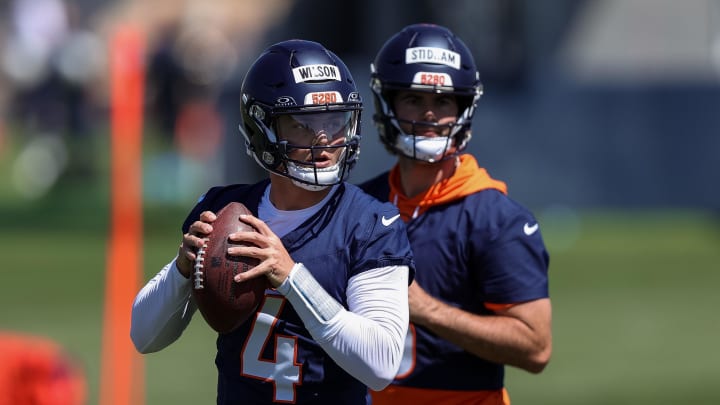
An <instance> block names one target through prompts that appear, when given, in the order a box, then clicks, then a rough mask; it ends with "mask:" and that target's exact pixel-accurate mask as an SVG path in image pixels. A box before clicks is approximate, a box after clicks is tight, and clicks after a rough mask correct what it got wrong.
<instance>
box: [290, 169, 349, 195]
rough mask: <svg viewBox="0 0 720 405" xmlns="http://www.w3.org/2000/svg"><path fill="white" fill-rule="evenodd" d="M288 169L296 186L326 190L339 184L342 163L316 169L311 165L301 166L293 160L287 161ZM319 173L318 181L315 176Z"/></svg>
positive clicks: (313, 189) (312, 189)
mask: <svg viewBox="0 0 720 405" xmlns="http://www.w3.org/2000/svg"><path fill="white" fill-rule="evenodd" d="M287 171H288V174H289V175H290V178H291V180H292V182H293V184H295V185H296V186H298V187H300V188H304V189H305V190H309V191H320V190H324V189H326V188H328V187H330V186H332V185H334V184H338V183H339V182H340V180H341V179H340V163H335V164H334V165H332V166H330V167H325V168H322V169H316V168H314V167H309V166H301V165H298V164H295V163H293V162H288V163H287ZM316 173H317V182H316V181H315V178H316V177H315V176H316ZM296 179H301V180H303V181H307V182H310V183H315V184H308V183H303V182H302V181H298V180H296Z"/></svg>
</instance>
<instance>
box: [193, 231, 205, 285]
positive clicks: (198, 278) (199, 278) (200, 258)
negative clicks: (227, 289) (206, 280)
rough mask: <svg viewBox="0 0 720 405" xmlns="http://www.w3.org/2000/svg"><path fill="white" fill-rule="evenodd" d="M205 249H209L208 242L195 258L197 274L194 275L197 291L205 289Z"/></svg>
mask: <svg viewBox="0 0 720 405" xmlns="http://www.w3.org/2000/svg"><path fill="white" fill-rule="evenodd" d="M205 249H207V242H205V243H204V244H203V246H202V247H201V248H200V249H199V250H198V252H197V256H196V257H195V272H194V273H193V276H194V277H195V278H194V281H195V289H196V290H202V289H203V288H205V286H204V285H203V275H204V274H203V271H202V270H203V263H204V262H205Z"/></svg>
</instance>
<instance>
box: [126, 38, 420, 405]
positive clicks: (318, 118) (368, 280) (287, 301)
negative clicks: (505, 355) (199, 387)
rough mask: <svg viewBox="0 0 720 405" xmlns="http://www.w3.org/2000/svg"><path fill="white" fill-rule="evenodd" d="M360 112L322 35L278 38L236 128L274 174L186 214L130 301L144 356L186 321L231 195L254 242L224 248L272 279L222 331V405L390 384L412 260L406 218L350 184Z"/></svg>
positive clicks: (258, 65)
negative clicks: (242, 318)
mask: <svg viewBox="0 0 720 405" xmlns="http://www.w3.org/2000/svg"><path fill="white" fill-rule="evenodd" d="M361 108H362V103H361V99H360V96H359V94H358V92H357V88H356V86H355V82H354V81H353V79H352V76H351V75H350V72H349V71H348V69H347V67H346V66H345V64H344V63H343V62H342V61H341V60H340V59H339V58H338V57H337V56H336V55H335V54H334V53H332V52H330V51H329V50H327V49H325V48H324V47H323V46H322V45H320V44H319V43H316V42H311V41H304V40H290V41H284V42H280V43H277V44H275V45H273V46H271V47H269V48H268V49H266V50H265V51H264V52H263V53H262V54H261V55H260V56H259V58H258V59H257V60H256V61H255V62H254V63H253V65H252V66H251V67H250V69H249V71H248V73H247V74H246V76H245V80H244V81H243V85H242V89H241V100H240V110H241V113H242V125H241V127H240V130H241V132H242V134H243V136H244V137H245V140H246V146H247V152H248V154H250V155H251V156H252V157H253V158H254V159H255V161H256V162H257V163H258V164H259V165H260V166H261V167H263V168H264V169H265V170H266V171H267V172H268V173H269V179H266V180H263V181H260V182H258V183H256V184H236V185H229V186H221V187H213V188H211V189H210V190H208V191H207V193H205V195H204V196H203V197H202V198H201V199H200V201H199V202H198V203H197V204H196V205H195V207H194V208H193V209H192V210H191V212H190V214H189V215H188V216H187V218H186V219H185V222H184V224H183V226H182V233H183V236H182V243H181V246H180V248H179V251H178V255H177V256H176V257H175V258H173V259H172V260H171V261H170V263H169V264H167V266H165V267H164V268H163V269H162V270H161V271H160V272H159V273H158V274H157V275H156V276H155V277H154V278H153V279H152V280H150V281H149V282H148V283H147V284H146V285H145V287H143V289H142V290H141V291H140V292H139V293H138V295H137V297H136V300H135V303H134V305H133V311H132V330H131V337H132V339H133V342H134V343H135V346H136V347H137V349H138V350H139V351H140V352H142V353H150V352H154V351H158V350H161V349H163V348H165V347H166V346H168V345H169V344H171V343H172V342H174V341H175V340H176V339H178V338H179V337H180V335H181V334H182V333H183V330H184V329H185V327H186V326H187V325H188V323H189V322H190V319H191V317H192V315H193V314H194V313H195V312H196V310H197V305H196V302H195V301H193V298H192V295H191V288H192V285H193V281H192V280H191V275H192V274H193V263H194V262H195V259H196V258H197V254H198V249H199V248H200V247H202V246H203V243H204V238H205V237H206V236H207V235H209V234H210V233H211V232H212V227H213V225H212V224H213V222H214V221H215V220H216V218H217V216H216V214H215V213H217V212H218V211H220V209H221V208H223V207H225V206H226V205H227V204H228V203H229V202H233V201H235V202H240V203H242V204H244V205H245V206H246V207H247V208H248V209H249V210H250V212H251V213H252V214H253V215H244V216H241V217H240V218H242V220H243V221H244V222H246V223H247V224H249V225H251V226H252V227H253V228H255V229H256V230H257V232H255V231H239V232H235V233H232V234H230V236H229V240H231V241H235V242H242V243H245V244H251V245H254V246H236V247H230V248H229V249H228V254H229V255H231V256H244V257H249V258H253V259H257V260H258V261H259V263H258V264H257V265H256V266H255V267H253V268H252V269H251V270H248V271H246V272H244V273H239V274H238V275H237V276H235V281H236V282H239V283H242V282H244V281H245V280H248V279H250V278H252V277H266V278H267V280H268V283H269V284H270V287H271V288H268V289H267V290H265V294H264V295H265V296H264V299H263V301H262V302H261V303H260V304H259V307H258V309H257V311H256V313H255V314H254V316H251V317H250V318H249V319H248V320H247V321H246V322H244V323H242V324H241V325H239V326H237V327H236V329H234V330H231V331H229V332H227V333H220V334H219V335H218V337H217V355H216V357H215V364H216V366H217V369H218V385H217V403H218V404H222V405H230V404H232V405H235V404H269V403H285V404H328V405H329V404H333V405H334V404H357V405H360V404H362V405H365V404H367V403H369V401H370V397H369V394H368V388H371V389H374V390H379V389H382V388H384V387H385V386H387V385H388V384H389V383H390V382H391V381H392V379H393V377H394V376H395V374H396V373H397V370H398V368H399V366H400V361H401V358H402V346H403V339H404V338H405V335H406V332H407V328H408V304H407V289H408V283H409V281H410V280H411V277H412V273H413V271H414V264H413V259H412V255H411V250H410V244H409V242H408V239H407V233H406V231H405V224H404V223H403V222H402V221H390V222H388V221H387V220H386V219H387V218H392V217H395V216H397V215H398V210H397V208H396V207H394V206H393V205H392V204H387V203H384V204H383V203H380V202H378V201H377V200H376V199H374V198H372V197H370V196H368V195H366V194H365V193H363V192H362V190H360V189H359V188H358V187H356V186H354V185H352V184H349V183H347V182H346V181H345V179H346V177H347V175H348V172H349V171H350V169H351V168H352V166H353V165H354V164H355V161H356V159H357V156H358V153H359V151H358V148H359V135H358V130H359V126H360V112H361ZM238 155H241V151H238ZM188 367H193V365H192V364H188Z"/></svg>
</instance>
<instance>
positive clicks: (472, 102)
mask: <svg viewBox="0 0 720 405" xmlns="http://www.w3.org/2000/svg"><path fill="white" fill-rule="evenodd" d="M370 70H371V79H370V87H371V89H372V92H373V98H374V102H375V112H376V113H375V115H374V116H373V119H374V122H375V125H376V127H377V130H378V134H379V136H380V141H381V142H382V143H383V144H384V145H385V147H386V148H387V149H388V150H389V151H390V152H391V153H393V154H398V153H399V154H401V155H403V156H406V157H409V158H411V159H415V160H422V161H426V162H437V161H440V160H444V159H447V158H450V157H453V156H455V155H457V154H458V153H459V152H461V151H462V150H463V149H465V147H466V146H467V143H468V141H469V140H470V138H471V131H470V126H471V124H472V118H473V115H474V113H475V108H476V106H477V103H478V100H479V99H480V96H481V95H482V83H481V82H480V73H479V72H478V70H477V68H476V67H475V61H474V59H473V56H472V54H471V52H470V50H469V49H468V47H467V46H466V45H465V44H464V43H463V42H462V40H460V38H458V37H457V36H455V34H453V33H452V32H451V31H450V30H449V29H447V28H445V27H442V26H439V25H434V24H414V25H409V26H407V27H405V28H403V29H402V30H401V31H400V32H398V33H397V34H395V35H394V36H392V37H391V38H390V39H389V40H388V41H387V42H386V43H385V44H384V45H383V47H382V48H381V49H380V51H379V52H378V54H377V56H376V57H375V61H374V62H373V63H372V64H371V65H370ZM398 90H412V91H421V92H428V93H436V94H451V95H454V96H455V98H456V100H457V102H458V107H459V111H460V112H459V116H458V118H457V120H456V122H455V123H453V124H449V125H447V126H449V127H450V128H449V129H450V131H449V133H450V134H449V136H448V137H436V138H426V137H422V136H416V135H414V134H407V133H404V132H403V130H402V129H401V127H400V122H405V123H407V124H409V125H411V126H413V127H415V126H439V125H440V124H437V123H432V122H418V121H407V120H400V119H398V118H397V117H396V116H395V112H394V111H393V104H392V101H393V96H394V94H395V92H396V91H398Z"/></svg>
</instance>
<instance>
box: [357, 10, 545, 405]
mask: <svg viewBox="0 0 720 405" xmlns="http://www.w3.org/2000/svg"><path fill="white" fill-rule="evenodd" d="M371 88H372V92H373V96H374V101H375V107H376V115H375V117H374V118H375V124H376V127H377V130H378V132H379V136H380V140H381V142H382V143H383V144H384V145H385V147H386V148H387V149H388V151H389V152H390V153H392V154H393V155H396V156H397V163H396V164H395V166H394V167H392V169H391V170H390V171H389V172H386V173H383V174H381V175H380V176H378V177H376V178H374V179H371V180H369V181H367V182H366V183H364V184H362V185H361V187H362V188H363V189H365V190H366V191H367V192H368V193H370V194H371V195H373V196H375V197H376V198H378V199H379V200H381V201H389V202H391V203H393V204H394V205H396V206H397V207H398V208H399V210H400V214H401V218H402V220H403V221H404V222H406V223H407V231H408V235H409V238H410V243H411V245H412V248H413V251H414V254H415V262H416V264H417V273H416V277H415V281H414V282H413V283H412V285H411V286H410V288H409V306H410V321H411V325H410V329H409V333H408V336H407V340H406V346H405V352H404V356H403V364H402V365H401V368H400V370H399V372H398V375H397V376H396V378H395V380H394V381H393V383H392V385H390V386H389V387H388V388H387V389H385V390H384V391H382V392H378V393H373V395H372V396H373V404H381V405H382V404H414V405H420V404H433V405H435V404H463V405H467V404H509V398H508V395H507V392H506V390H505V386H504V381H503V378H504V365H511V366H515V367H519V368H522V369H525V370H528V371H530V372H533V373H538V372H540V371H541V370H543V368H544V367H545V365H546V364H547V363H548V361H549V359H550V353H551V305H550V299H549V294H548V253H547V251H546V249H545V245H544V243H543V239H542V237H541V235H540V231H539V225H538V222H537V220H536V219H535V218H534V217H533V215H532V214H531V213H530V212H529V211H528V210H527V209H526V208H524V207H523V206H521V205H520V204H518V203H517V202H515V201H513V200H512V199H510V198H509V197H508V195H507V188H506V185H505V183H503V182H501V181H498V180H495V179H493V178H491V177H490V175H489V174H488V172H487V171H486V170H485V169H483V168H481V167H479V166H478V163H477V161H476V159H475V158H474V157H473V156H472V155H470V154H466V153H463V150H464V149H465V147H466V146H467V143H468V141H469V140H470V136H471V133H470V127H471V123H472V119H473V114H474V112H475V108H476V106H477V103H478V99H479V98H480V96H481V94H482V85H481V82H480V76H479V73H478V71H477V69H476V67H475V62H474V61H473V57H472V55H471V53H470V51H469V49H468V48H467V46H466V45H465V44H464V43H463V42H462V41H461V40H460V39H459V38H458V37H457V36H455V35H454V34H453V33H452V32H451V31H450V30H448V29H447V28H445V27H442V26H438V25H431V24H416V25H410V26H407V27H405V28H404V29H403V30H401V31H400V32H398V33H396V34H395V35H393V36H392V37H391V38H390V39H389V40H388V41H387V42H386V43H385V44H384V46H383V47H382V48H381V49H380V51H379V52H378V54H377V56H376V58H375V61H374V63H372V64H371Z"/></svg>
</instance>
